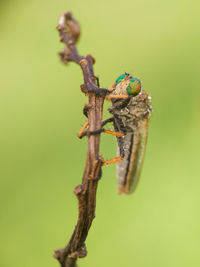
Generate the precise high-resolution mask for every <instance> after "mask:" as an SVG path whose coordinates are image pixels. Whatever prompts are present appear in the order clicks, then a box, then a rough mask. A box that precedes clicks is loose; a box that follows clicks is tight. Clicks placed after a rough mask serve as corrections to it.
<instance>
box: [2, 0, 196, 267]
mask: <svg viewBox="0 0 200 267" xmlns="http://www.w3.org/2000/svg"><path fill="white" fill-rule="evenodd" d="M199 8H200V2H199V1H184V0H175V1H174V0H173V1H171V0H169V1H159V0H153V1H148V0H135V1H131V0H128V1H122V2H116V1H113V0H101V1H92V0H84V1H81V0H73V1H64V0H59V1H47V0H43V1H39V0H35V1H27V0H26V1H25V0H21V1H20V0H15V1H14V0H9V1H1V3H0V15H1V16H0V35H1V37H0V38H1V44H0V75H1V97H0V109H1V112H0V120H1V132H0V138H1V144H0V146H1V178H0V179H1V180H0V182H1V184H0V187H1V194H0V212H1V218H0V240H1V241H0V246H1V247H0V250H1V257H0V266H1V267H13V266H15V267H35V266H37V267H45V266H48V267H53V266H58V263H57V261H56V260H54V259H53V258H52V253H53V251H54V250H55V249H57V248H60V247H63V246H64V245H65V243H66V242H67V241H68V239H69V237H70V235H71V233H72V231H73V228H74V225H75V223H76V219H77V200H76V198H75V196H74V195H73V193H72V192H73V188H74V187H75V186H76V185H77V184H79V183H80V181H81V176H82V172H83V168H84V162H85V155H86V146H87V140H86V139H85V140H79V139H78V138H77V133H78V131H79V129H80V128H81V126H82V125H83V124H84V122H85V118H84V116H83V115H82V108H83V105H84V103H86V101H87V99H86V97H85V96H84V95H82V94H81V92H80V89H79V88H80V84H81V83H82V73H81V70H80V68H79V67H78V66H77V65H75V64H73V63H71V64H69V65H68V66H67V67H66V66H64V65H63V64H61V63H60V60H59V58H58V55H57V53H58V51H60V50H62V48H63V45H62V44H61V43H59V38H58V33H57V31H56V29H55V27H56V25H57V22H58V18H59V15H60V14H61V13H62V12H65V11H68V10H71V11H72V12H73V14H74V16H75V17H76V18H77V20H78V21H79V22H80V24H81V28H82V35H81V39H80V42H79V45H78V49H79V51H80V53H81V54H83V55H86V54H87V53H90V54H92V55H94V56H95V58H96V64H95V74H96V75H99V77H100V82H101V85H102V86H103V87H109V86H110V84H112V83H113V82H114V81H115V79H116V78H117V76H118V75H119V74H122V73H123V72H125V71H126V72H130V73H131V74H133V75H134V76H136V77H139V78H140V79H141V80H142V83H143V87H144V89H145V90H146V91H147V92H148V93H149V94H150V95H152V100H153V113H152V117H151V121H150V127H149V139H148V146H147V151H146V157H145V164H144V168H143V172H142V177H141V181H140V183H139V186H138V189H137V190H136V192H135V194H133V195H131V196H119V195H117V190H116V178H115V171H116V170H115V168H116V167H115V166H114V165H113V166H109V167H105V168H104V170H103V178H102V180H101V181H100V183H99V189H98V196H97V211H96V218H95V220H94V222H93V225H92V228H91V231H90V233H89V236H88V239H87V248H88V256H87V257H86V258H84V259H81V260H79V264H80V266H81V267H85V266H95V267H100V266H115V267H120V266H126V267H134V266H137V267H160V266H162V267H179V266H180V267H184V266H185V267H188V266H192V267H193V266H194V267H196V266H200V255H199V246H200V213H199V203H200V190H199V188H200V167H199V165H200V164H199V148H200V141H199V136H200V135H199V134H200V123H199V116H200V108H199V97H200V91H199V67H200V66H199V65H200V63H199V55H200V53H199V46H200V27H199V24H200V21H199V18H198V17H199ZM108 107H109V104H107V103H106V104H105V114H104V117H105V118H108V116H109V115H108V113H107V112H106V109H107V108H108ZM101 153H102V154H103V155H104V158H105V159H108V158H111V157H113V156H114V155H115V153H116V142H115V139H114V138H113V137H112V136H111V137H110V136H106V135H103V136H102V139H101Z"/></svg>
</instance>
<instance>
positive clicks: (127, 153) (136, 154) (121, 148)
mask: <svg viewBox="0 0 200 267" xmlns="http://www.w3.org/2000/svg"><path fill="white" fill-rule="evenodd" d="M111 94H112V96H111V95H110V96H109V97H110V99H111V101H112V107H111V108H109V110H108V111H109V112H110V113H111V114H112V115H113V124H114V129H115V131H116V132H121V133H123V134H124V136H121V137H118V136H116V138H117V143H118V155H119V156H121V158H122V160H121V161H120V162H119V163H117V180H118V189H119V193H121V194H122V193H125V194H130V193H133V192H134V190H135V188H136V186H137V183H138V180H139V176H140V172H141V168H142V164H143V160H144V154H145V148H146V141H147V134H148V120H149V116H150V113H151V109H152V107H151V97H150V96H148V94H147V93H146V92H145V91H144V90H143V89H142V86H141V82H140V80H139V79H137V78H134V77H132V76H131V75H130V74H128V73H125V74H122V75H120V76H119V77H118V78H117V80H116V82H115V83H114V84H113V85H112V93H111ZM120 96H122V97H120ZM124 96H126V97H127V98H123V97H124Z"/></svg>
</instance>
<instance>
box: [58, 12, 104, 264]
mask: <svg viewBox="0 0 200 267" xmlns="http://www.w3.org/2000/svg"><path fill="white" fill-rule="evenodd" d="M57 29H58V31H59V33H60V40H61V42H63V43H65V44H66V48H65V49H64V50H63V51H62V52H60V57H61V60H62V61H63V62H64V63H67V62H69V61H73V62H75V63H77V64H79V65H80V67H81V68H82V71H83V76H84V84H83V85H81V90H82V92H84V93H85V94H87V95H88V105H86V106H85V107H84V114H85V115H86V116H87V117H88V122H89V129H88V130H89V131H96V130H99V129H101V124H102V111H103V102H104V98H105V96H106V94H108V93H109V91H108V90H107V89H104V88H100V87H99V82H98V79H97V78H96V77H95V75H94V72H93V64H94V62H95V60H94V58H93V57H92V56H91V55H87V56H86V57H83V56H80V55H79V54H78V51H77V49H76V42H77V41H78V38H79V35H80V28H79V25H78V23H77V22H76V21H75V19H74V18H73V17H72V15H71V13H70V12H68V13H65V14H63V15H62V16H61V18H60V21H59V25H58V27H57ZM99 142H100V134H96V135H89V137H88V151H87V158H86V164H85V170H84V173H83V178H82V184H81V185H77V186H76V187H75V189H74V193H75V195H76V196H77V198H78V204H79V207H78V208H79V214H78V221H77V225H76V227H75V230H74V232H73V234H72V236H71V238H70V240H69V243H68V244H67V246H66V247H65V248H63V249H58V250H56V251H55V252H54V257H55V258H56V259H57V260H58V261H59V262H60V265H61V266H62V267H73V266H77V264H76V260H77V258H82V257H85V256H86V254H87V250H86V246H85V240H86V238H87V234H88V231H89V229H90V226H91V224H92V221H93V219H94V217H95V207H96V191H97V185H98V180H99V178H100V176H101V166H102V162H103V159H102V158H101V157H100V156H99Z"/></svg>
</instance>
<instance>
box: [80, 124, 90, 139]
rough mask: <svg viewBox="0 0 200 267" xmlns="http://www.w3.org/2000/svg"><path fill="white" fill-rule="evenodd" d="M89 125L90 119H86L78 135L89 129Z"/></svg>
mask: <svg viewBox="0 0 200 267" xmlns="http://www.w3.org/2000/svg"><path fill="white" fill-rule="evenodd" d="M88 125H89V123H88V121H86V123H85V124H84V125H83V127H82V128H81V130H80V131H79V133H78V137H81V136H82V135H83V133H84V131H85V130H86V129H87V127H88Z"/></svg>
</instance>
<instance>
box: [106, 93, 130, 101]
mask: <svg viewBox="0 0 200 267" xmlns="http://www.w3.org/2000/svg"><path fill="white" fill-rule="evenodd" d="M129 97H130V96H129V95H112V94H110V95H107V96H106V100H108V101H111V98H118V99H120V98H121V99H127V98H129Z"/></svg>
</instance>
